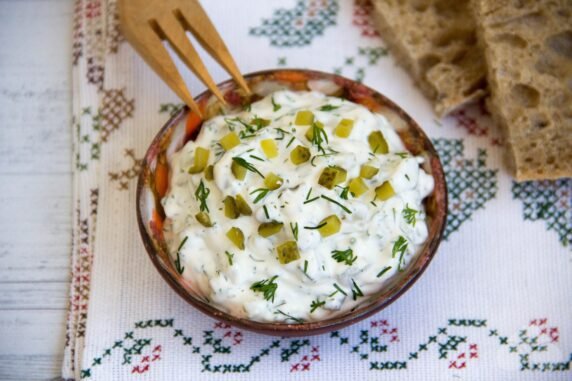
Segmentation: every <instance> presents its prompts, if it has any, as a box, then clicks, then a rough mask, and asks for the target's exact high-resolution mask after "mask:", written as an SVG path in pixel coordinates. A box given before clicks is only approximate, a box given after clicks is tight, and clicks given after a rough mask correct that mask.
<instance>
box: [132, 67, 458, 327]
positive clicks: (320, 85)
mask: <svg viewBox="0 0 572 381" xmlns="http://www.w3.org/2000/svg"><path fill="white" fill-rule="evenodd" d="M245 79H246V80H247V82H248V84H249V86H250V88H251V89H252V94H250V95H247V94H245V93H244V92H243V91H242V90H240V89H239V88H238V87H237V86H236V84H235V83H234V82H233V81H226V82H223V83H221V84H219V85H218V87H219V89H220V90H221V91H222V93H223V94H224V96H225V100H226V101H227V105H226V106H223V105H222V104H221V102H219V101H218V100H217V99H216V98H215V97H214V96H213V95H212V93H211V92H209V91H206V92H204V93H202V94H201V95H199V96H198V97H196V101H197V103H198V104H199V106H200V108H201V110H202V113H203V118H204V119H209V118H211V117H213V116H215V115H218V114H219V113H220V112H221V111H225V112H228V111H229V110H230V111H232V110H233V109H235V108H241V107H244V106H246V105H248V104H250V103H251V102H254V101H256V100H258V99H260V98H262V97H264V96H265V95H268V94H269V93H271V92H274V91H276V90H280V89H290V90H294V91H302V90H316V91H320V92H323V93H325V94H328V95H333V96H338V97H341V98H344V99H347V100H349V101H352V102H355V103H359V104H362V105H364V106H365V107H367V108H368V109H370V110H371V111H373V112H377V113H379V114H382V115H384V116H385V117H386V118H387V119H388V120H389V121H390V122H391V123H392V124H393V126H394V127H395V128H396V129H397V132H398V134H399V136H400V137H401V139H402V140H403V142H404V143H405V146H406V147H407V149H408V150H409V151H410V152H411V153H413V154H414V155H421V156H423V157H425V159H426V160H425V164H424V165H423V168H424V169H425V171H427V172H428V173H429V174H431V175H432V176H433V178H434V179H435V189H434V191H433V193H432V194H431V195H429V196H428V197H427V198H426V199H425V201H424V203H425V210H426V214H427V224H428V230H429V238H428V240H427V241H426V243H425V244H424V245H423V247H422V249H421V250H420V252H419V253H418V254H417V255H416V256H415V257H414V258H413V259H412V260H411V262H410V263H409V264H408V266H407V267H406V269H405V271H403V272H400V273H398V274H396V275H394V276H393V278H390V279H389V280H387V281H386V283H385V285H384V286H383V287H382V288H381V289H380V290H379V291H378V292H377V293H376V294H374V295H371V296H368V298H367V299H366V300H365V301H364V303H361V304H360V305H359V306H358V307H357V308H356V309H354V310H352V311H348V312H347V313H345V314H342V315H338V316H335V317H332V318H329V319H326V320H322V321H316V322H307V323H301V324H288V323H276V322H272V323H269V322H258V321H253V320H248V319H244V318H237V317H235V316H232V315H230V314H227V313H225V312H223V311H221V310H219V309H217V308H216V307H215V306H212V305H210V304H208V303H207V302H206V301H205V300H204V298H202V297H201V296H200V295H199V294H198V293H197V291H196V290H194V289H193V287H192V282H190V281H188V280H185V279H184V278H183V277H182V276H181V275H180V274H179V273H178V272H177V271H176V269H175V266H174V262H173V260H172V259H171V257H170V256H169V252H168V249H167V245H166V243H165V240H164V237H163V231H162V226H163V220H164V218H165V215H164V212H163V209H162V207H161V202H160V200H161V198H162V197H163V196H164V195H165V193H166V192H167V189H168V184H169V160H168V158H169V157H170V156H171V155H172V154H173V153H174V152H176V151H177V150H178V149H180V148H181V147H182V146H183V145H184V144H185V143H186V142H188V141H189V140H191V139H195V138H196V136H197V134H198V132H199V131H200V128H201V119H200V118H199V117H198V116H197V115H196V114H193V113H191V112H190V111H189V109H188V108H183V109H182V110H181V111H179V112H178V113H177V114H176V115H174V116H173V117H172V118H171V119H170V120H169V121H168V122H167V124H165V126H163V128H161V130H160V131H159V133H158V134H157V136H156V137H155V139H154V140H153V141H152V142H151V145H150V147H149V149H148V150H147V153H146V155H145V158H144V160H143V165H142V171H141V174H140V176H139V182H138V185H137V220H138V224H139V230H140V232H141V237H142V239H143V243H144V245H145V248H146V250H147V252H148V254H149V257H150V258H151V261H152V262H153V264H154V265H155V267H156V268H157V270H158V271H159V273H160V274H161V275H162V277H163V278H164V279H165V281H166V282H167V283H168V284H169V285H170V286H171V287H172V288H173V289H174V290H175V291H176V292H177V293H178V294H179V295H180V296H181V297H182V298H183V299H184V300H186V301H187V302H188V303H190V304H191V305H192V306H194V307H195V308H197V309H198V310H200V311H202V312H203V313H205V314H206V315H208V316H210V317H212V318H214V319H217V320H221V321H224V322H227V323H229V324H232V325H234V326H237V327H240V328H244V329H247V330H251V331H255V332H259V333H263V334H269V335H280V336H305V335H314V334H320V333H325V332H328V331H331V330H336V329H340V328H342V327H345V326H347V325H349V324H353V323H356V322H358V321H360V320H362V319H365V318H366V317H368V316H370V315H372V314H374V313H376V312H378V311H380V310H382V309H384V308H385V307H387V306H388V305H389V304H391V303H392V302H393V301H395V300H396V299H397V298H399V296H401V295H402V294H403V293H404V292H405V291H407V290H408V289H409V288H410V287H411V285H412V284H413V283H414V282H415V281H416V280H417V279H419V277H420V276H421V274H422V273H423V271H424V270H425V269H426V268H427V266H428V265H429V262H430V261H431V259H432V258H433V256H434V255H435V252H436V250H437V247H438V246H439V243H440V241H441V238H442V236H443V228H444V226H445V221H446V213H447V189H446V184H445V176H444V174H443V168H442V166H441V163H440V161H439V157H438V155H437V152H436V151H435V149H434V148H433V145H432V144H431V141H430V140H429V139H428V138H427V136H426V135H425V133H424V132H423V131H422V130H421V128H420V127H419V125H418V124H417V123H416V122H415V121H414V120H413V119H412V118H411V117H410V116H409V115H407V113H405V111H403V110H402V109H401V108H400V107H399V106H397V105H396V104H395V103H393V102H392V101H390V100H389V99H387V98H386V97H384V96H383V95H381V94H380V93H378V92H376V91H375V90H372V89H370V88H368V87H366V86H364V85H362V84H360V83H357V82H355V81H352V80H349V79H346V78H343V77H340V76H337V75H333V74H327V73H322V72H317V71H310V70H294V69H284V70H270V71H263V72H257V73H252V74H248V75H246V76H245ZM223 109H224V110H223Z"/></svg>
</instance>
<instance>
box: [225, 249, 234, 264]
mask: <svg viewBox="0 0 572 381" xmlns="http://www.w3.org/2000/svg"><path fill="white" fill-rule="evenodd" d="M224 253H225V254H226V257H227V258H228V264H229V265H230V266H232V258H234V254H233V253H231V252H228V251H225V252H224Z"/></svg>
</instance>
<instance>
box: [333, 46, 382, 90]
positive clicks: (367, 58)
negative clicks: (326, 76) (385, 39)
mask: <svg viewBox="0 0 572 381" xmlns="http://www.w3.org/2000/svg"><path fill="white" fill-rule="evenodd" d="M387 55H388V51H387V49H386V48H384V47H382V46H378V47H360V48H358V49H357V52H356V54H354V55H353V56H350V57H346V58H345V60H344V63H343V64H342V65H341V66H337V67H335V68H334V69H333V71H334V73H335V74H339V75H345V76H349V77H350V78H353V79H354V80H356V81H358V82H362V81H363V80H364V79H365V75H366V70H367V68H368V67H370V66H374V65H375V64H377V62H378V61H379V60H380V59H381V58H382V57H387Z"/></svg>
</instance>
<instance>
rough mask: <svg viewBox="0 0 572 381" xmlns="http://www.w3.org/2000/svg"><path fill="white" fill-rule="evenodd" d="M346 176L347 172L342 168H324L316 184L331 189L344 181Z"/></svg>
mask: <svg viewBox="0 0 572 381" xmlns="http://www.w3.org/2000/svg"><path fill="white" fill-rule="evenodd" d="M346 176H347V172H346V170H345V169H343V168H340V167H326V168H324V170H323V171H322V174H321V175H320V178H319V179H318V184H320V185H322V186H324V187H326V188H328V189H333V188H334V187H335V186H336V185H338V184H340V183H343V182H344V181H346Z"/></svg>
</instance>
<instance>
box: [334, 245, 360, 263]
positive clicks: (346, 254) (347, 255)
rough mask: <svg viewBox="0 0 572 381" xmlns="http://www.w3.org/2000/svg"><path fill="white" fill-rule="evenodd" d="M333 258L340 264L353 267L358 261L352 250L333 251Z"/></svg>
mask: <svg viewBox="0 0 572 381" xmlns="http://www.w3.org/2000/svg"><path fill="white" fill-rule="evenodd" d="M332 258H333V259H334V260H336V262H338V263H342V262H344V263H345V264H346V265H348V266H351V265H353V264H354V262H355V261H356V259H357V256H355V255H354V251H353V250H352V249H346V250H334V251H332Z"/></svg>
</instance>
